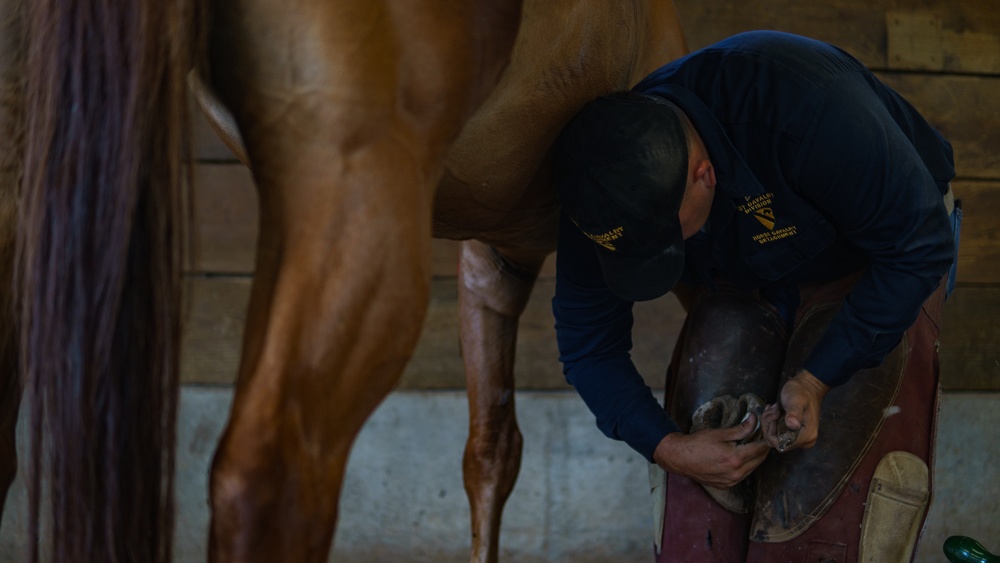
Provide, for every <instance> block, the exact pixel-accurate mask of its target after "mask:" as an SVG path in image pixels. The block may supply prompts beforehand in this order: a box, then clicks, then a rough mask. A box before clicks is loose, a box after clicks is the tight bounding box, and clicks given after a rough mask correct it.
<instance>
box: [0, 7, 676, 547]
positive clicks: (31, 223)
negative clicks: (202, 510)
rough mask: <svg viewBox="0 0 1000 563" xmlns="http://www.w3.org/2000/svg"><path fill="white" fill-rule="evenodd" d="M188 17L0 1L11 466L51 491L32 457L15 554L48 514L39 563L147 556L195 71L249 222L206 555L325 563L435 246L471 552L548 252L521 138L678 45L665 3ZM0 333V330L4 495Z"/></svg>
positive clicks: (542, 170) (5, 395) (548, 137)
mask: <svg viewBox="0 0 1000 563" xmlns="http://www.w3.org/2000/svg"><path fill="white" fill-rule="evenodd" d="M200 4H201V3H196V2H195V3H192V4H187V0H143V1H140V2H136V3H124V2H122V3H119V2H100V1H99V0H58V1H57V0H33V1H32V2H25V1H24V0H0V32H2V35H0V47H2V48H3V52H0V79H2V80H3V82H0V104H2V105H0V132H2V133H8V132H9V134H7V135H6V136H4V137H0V181H2V184H0V190H2V191H0V214H3V215H5V216H6V215H7V214H8V212H7V210H8V209H9V210H10V213H9V214H11V215H12V214H13V213H14V209H15V208H14V203H13V202H14V201H15V199H16V197H15V194H16V190H17V189H18V187H19V186H20V189H21V199H20V201H21V209H20V210H19V212H20V213H19V214H20V216H21V217H22V219H21V229H20V235H21V236H20V243H19V245H18V250H19V258H20V259H19V260H18V264H19V266H20V267H19V270H18V276H19V277H12V278H4V280H3V282H4V283H6V284H10V283H12V281H16V282H18V283H19V284H20V288H21V291H20V294H19V295H20V297H21V303H20V305H19V306H18V307H17V308H16V312H17V313H18V314H19V315H21V316H20V317H19V319H20V322H19V323H17V324H18V325H19V326H21V327H22V331H23V336H22V340H21V347H20V350H21V352H22V354H21V357H20V364H21V366H22V368H23V373H24V380H23V382H24V386H25V388H26V390H27V391H28V393H27V394H26V400H29V401H30V402H31V404H32V407H33V408H32V412H33V413H35V415H34V416H35V419H34V422H33V428H34V430H35V438H34V440H33V444H34V448H33V452H34V453H33V455H32V456H31V458H32V459H33V460H34V467H35V468H36V469H38V470H42V469H44V470H45V473H44V474H45V475H46V479H49V480H50V482H51V486H50V487H49V489H48V494H47V495H43V494H42V492H43V491H42V488H41V485H40V483H41V479H42V472H41V471H34V472H33V474H32V475H31V477H32V478H33V480H34V482H35V484H34V485H33V486H32V487H31V488H32V490H33V491H34V494H33V495H32V498H33V501H34V502H37V501H38V500H39V499H40V498H42V497H48V498H50V499H51V500H52V502H53V504H52V506H51V507H50V508H46V509H44V510H41V509H40V510H38V511H36V513H35V515H34V518H33V522H34V525H33V527H32V529H33V530H35V533H34V536H33V538H32V544H33V545H35V546H37V544H38V533H37V530H38V529H39V525H40V524H39V523H40V522H41V521H42V519H43V518H42V517H41V516H40V514H50V516H47V517H46V518H50V519H51V525H52V526H53V528H52V530H53V532H54V533H52V534H50V536H51V539H52V545H51V546H50V547H49V546H46V547H44V548H43V549H42V550H41V551H43V552H46V553H47V552H51V554H52V557H53V558H55V559H56V560H59V561H66V562H75V561H95V560H96V561H154V560H157V561H167V560H169V559H170V550H169V543H170V530H171V524H172V521H171V518H172V516H171V510H170V508H171V506H170V504H171V500H170V497H171V493H172V490H171V485H170V484H171V479H172V474H171V472H172V457H171V456H172V448H173V440H174V438H173V416H174V413H175V409H176V396H177V395H176V394H177V389H176V387H177V382H176V371H177V341H178V338H177V334H178V325H179V322H178V313H177V309H178V307H177V305H178V298H177V291H178V283H177V282H178V277H179V275H178V271H179V268H178V264H179V261H178V255H179V252H178V246H179V245H178V242H177V239H178V236H177V234H178V233H177V231H178V229H177V228H176V225H175V221H176V220H177V217H176V216H177V215H178V214H179V212H180V211H181V209H180V207H179V204H178V201H179V198H178V187H179V186H180V185H181V184H183V177H182V175H181V173H180V172H179V170H180V169H181V167H180V164H181V160H182V159H181V155H182V151H181V147H182V146H183V143H184V139H185V136H184V132H183V131H182V130H181V124H183V123H185V122H186V120H185V119H184V112H185V110H184V107H183V101H184V96H185V94H184V92H183V89H182V86H183V83H184V75H185V74H186V72H187V71H188V70H189V69H190V68H192V65H195V63H197V65H196V66H197V67H198V68H199V72H198V76H199V77H200V78H197V79H196V80H194V82H195V84H196V86H197V87H196V89H195V90H196V93H197V95H198V97H199V101H200V102H201V104H202V106H203V108H205V109H206V110H207V114H208V115H209V117H210V119H211V120H212V121H213V122H214V125H215V126H216V127H217V129H218V130H219V131H220V134H222V136H223V138H224V139H225V140H226V142H227V143H229V144H230V146H232V147H234V150H236V153H237V154H238V155H240V157H241V158H242V159H243V160H244V162H245V163H247V164H248V165H249V166H250V168H251V170H252V172H253V177H254V180H255V183H256V185H257V189H258V197H259V199H260V210H261V211H260V238H259V241H258V247H257V264H256V277H255V280H254V287H253V291H252V295H251V300H250V305H249V311H248V316H247V324H246V329H245V335H244V346H243V355H242V359H241V364H240V368H239V374H238V379H237V384H236V391H235V400H234V404H233V408H232V412H231V413H230V419H229V423H228V426H227V428H226V430H225V432H224V434H223V437H222V440H221V442H220V444H219V447H218V450H217V452H216V455H215V459H214V463H213V467H212V474H211V491H210V500H211V505H212V511H213V516H212V524H211V530H210V554H209V559H210V560H212V561H324V560H325V559H326V557H327V553H328V551H329V547H330V542H331V538H332V534H333V530H334V526H335V523H336V517H337V502H338V498H339V491H340V486H341V482H342V479H343V474H344V469H345V465H346V461H347V456H348V452H349V450H350V446H351V443H352V441H353V440H354V438H355V436H356V435H357V433H358V431H359V430H360V428H361V426H362V424H363V423H364V421H365V419H366V418H367V417H368V416H369V414H370V413H371V412H372V411H373V410H374V409H375V407H376V406H377V405H378V403H379V402H380V401H381V400H382V399H383V398H384V397H385V396H386V394H387V393H388V392H389V391H390V390H391V389H392V387H393V385H394V384H395V383H396V381H397V380H398V378H399V376H400V374H401V372H402V370H403V366H404V365H405V362H406V359H407V358H408V357H409V355H410V353H411V352H412V349H413V347H414V346H415V344H416V340H417V337H418V336H419V331H420V326H421V323H422V321H423V315H424V313H425V309H426V305H427V301H428V293H429V284H430V273H429V269H430V240H431V238H432V237H434V236H436V237H447V238H454V239H462V240H465V241H466V242H464V243H463V248H462V252H461V259H460V290H459V291H460V296H459V298H460V310H461V312H460V314H461V326H462V334H461V338H462V349H463V355H464V361H465V365H466V373H467V380H468V392H469V407H470V411H471V414H470V429H469V439H468V443H467V446H466V452H465V457H464V463H463V467H464V470H465V486H466V491H467V493H468V496H469V500H470V503H471V505H472V520H473V522H472V531H473V553H472V560H473V561H496V559H497V551H498V549H497V542H498V537H499V526H500V515H501V511H502V508H503V504H504V502H505V501H506V498H507V496H508V495H509V493H510V491H511V489H512V488H513V485H514V480H515V478H516V476H517V472H518V467H519V464H520V450H521V436H520V433H519V431H518V429H517V423H516V420H515V413H514V401H513V395H512V391H513V388H514V375H513V352H514V338H515V335H516V328H517V321H518V318H519V316H520V314H521V312H522V310H523V308H524V306H525V303H526V301H527V298H528V295H529V293H530V291H531V288H532V285H533V283H534V280H535V278H536V276H537V274H538V271H539V268H540V267H541V263H542V261H543V259H544V258H545V256H546V255H547V254H549V253H551V252H552V250H553V249H554V247H555V240H554V239H555V237H554V234H555V225H556V218H557V215H558V206H557V203H556V201H555V196H554V193H553V191H552V190H551V189H550V187H549V178H548V172H547V170H548V168H547V165H546V162H547V160H546V154H547V151H548V147H549V145H550V143H551V142H552V141H553V140H554V139H555V137H556V135H557V134H558V132H559V130H560V129H561V128H562V126H563V124H564V123H565V122H566V121H567V120H568V119H569V118H570V117H571V116H572V115H573V114H574V113H575V112H576V111H577V110H578V109H579V108H580V107H581V106H582V105H583V104H584V103H586V102H587V101H589V100H591V99H593V98H594V97H596V96H598V95H601V94H604V93H608V92H611V91H615V90H621V89H625V88H628V87H629V86H631V85H632V84H633V83H635V82H636V81H637V80H638V79H640V78H642V77H643V76H644V75H645V74H646V73H648V72H649V71H651V70H652V69H654V68H655V67H657V66H659V65H660V64H662V63H664V62H666V61H668V60H670V59H673V58H676V57H678V56H680V55H682V54H684V52H686V46H685V44H684V40H683V36H682V34H681V31H680V26H679V23H678V20H677V15H676V12H675V9H674V6H673V4H672V3H671V2H670V1H669V0H645V1H642V0H635V1H630V2H604V3H592V2H575V1H570V0H529V1H525V2H523V4H522V2H520V1H515V0H509V1H499V0H478V1H474V0H468V1H465V2H450V1H443V0H437V1H432V0H415V1H413V2H405V3H404V2H397V1H393V0H364V1H358V2H332V1H329V0H302V1H300V2H296V3H294V4H293V5H289V4H287V3H286V2H284V1H282V0H229V1H226V2H217V3H214V5H212V6H210V9H211V10H212V12H213V13H212V15H211V18H205V17H204V16H203V15H201V14H200V13H198V12H197V10H195V8H194V6H195V5H199V6H200ZM118 10H123V11H121V12H119V11H118ZM209 22H210V23H209ZM205 24H207V25H205ZM92 26H96V27H92ZM202 27H204V29H201V28H202ZM196 31H197V33H196ZM201 31H204V38H205V42H204V46H203V47H202V46H200V45H201V43H200V42H199V39H198V37H200V36H201V35H202V34H201ZM191 45H194V46H195V48H191ZM22 132H23V134H22ZM22 163H23V171H22ZM22 177H23V179H22ZM13 224H14V221H8V222H4V228H5V229H6V230H4V231H2V232H0V259H2V260H4V265H5V266H8V269H7V270H5V271H10V270H11V269H12V263H13V261H14V253H13V250H10V251H8V250H7V249H8V248H10V249H13V245H12V244H6V243H5V242H4V241H7V240H12V239H13V232H14V231H13V227H12V225H13ZM7 235H10V236H7ZM5 287H6V286H5ZM10 294H11V292H9V291H8V292H4V294H3V295H4V299H9V297H8V296H9V295H10ZM5 304H7V305H9V303H7V302H6V301H5V302H3V303H0V306H2V305H5ZM8 308H9V307H8ZM14 324H15V323H5V324H4V325H3V326H4V327H5V328H4V329H3V330H8V328H6V327H8V326H13V325H14ZM386 335H392V337H391V338H387V337H386ZM14 338H16V336H15V335H14V334H13V333H12V332H11V333H10V334H7V333H2V334H0V361H4V362H5V363H4V364H3V365H4V368H5V369H4V370H3V372H2V373H0V393H2V396H0V408H2V409H3V411H2V412H0V487H2V490H4V491H6V488H7V487H8V486H9V483H10V480H11V478H12V475H13V470H14V467H15V466H16V461H15V458H14V452H13V419H14V417H13V415H12V414H11V413H12V412H14V411H16V407H17V403H18V400H19V395H20V393H19V391H18V389H17V387H18V386H17V381H16V379H15V378H14V376H13V375H12V374H13V373H14V369H13V368H14V366H15V364H17V363H18V359H17V357H16V356H17V354H15V353H14V351H15V350H17V349H18V347H17V345H16V342H14V340H13V339H14ZM140 415H147V416H146V418H145V419H143V421H141V422H140V421H139V419H140ZM43 428H44V429H45V430H46V434H45V435H44V437H43V436H42V433H41V430H42V429H43ZM43 527H44V526H43ZM38 551H39V550H38V548H37V547H34V548H32V553H33V554H34V556H35V557H36V558H37V557H38Z"/></svg>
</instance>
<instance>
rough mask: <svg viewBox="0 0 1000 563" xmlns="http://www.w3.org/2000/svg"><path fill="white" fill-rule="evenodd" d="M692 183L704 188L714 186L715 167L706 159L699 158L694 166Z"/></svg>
mask: <svg viewBox="0 0 1000 563" xmlns="http://www.w3.org/2000/svg"><path fill="white" fill-rule="evenodd" d="M693 179H694V183H695V184H702V185H703V186H704V187H706V188H709V189H711V188H714V187H715V167H714V166H712V163H711V161H709V160H708V159H705V160H701V161H699V162H698V163H697V164H695V167H694V178H693Z"/></svg>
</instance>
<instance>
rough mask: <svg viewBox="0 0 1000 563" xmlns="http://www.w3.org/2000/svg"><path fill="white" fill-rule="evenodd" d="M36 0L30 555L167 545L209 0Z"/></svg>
mask: <svg viewBox="0 0 1000 563" xmlns="http://www.w3.org/2000/svg"><path fill="white" fill-rule="evenodd" d="M25 9H26V23H27V36H28V50H27V64H26V82H25V94H26V108H25V114H26V119H27V122H26V143H25V169H24V177H23V185H22V222H21V225H20V244H19V260H18V265H19V266H18V267H19V274H18V275H19V277H20V283H21V284H22V285H21V291H22V294H21V303H22V309H21V315H22V317H21V318H22V327H21V331H22V341H21V353H22V369H23V370H24V372H23V377H24V384H25V391H26V394H27V397H26V401H27V402H28V403H29V404H30V409H31V419H30V420H31V423H30V424H31V435H32V438H31V444H32V448H31V450H32V453H31V458H30V459H31V461H30V464H31V466H32V470H31V471H29V473H28V475H27V477H28V478H29V479H30V480H31V482H30V483H29V506H30V508H29V547H28V558H29V559H30V560H31V561H38V560H39V559H40V558H41V557H43V556H44V557H45V558H46V559H52V560H55V561H60V562H83V561H101V562H125V561H130V562H132V561H135V562H147V561H150V562H152V561H169V560H170V559H171V541H172V534H173V500H172V499H173V469H174V455H173V454H174V442H175V419H176V411H177V402H178V371H179V370H178V356H179V353H178V349H179V340H180V321H179V317H180V285H181V268H182V248H181V247H182V245H181V240H182V238H183V237H182V228H183V225H182V221H183V215H182V213H181V212H182V211H183V210H184V206H185V203H183V202H185V201H187V200H186V198H184V197H183V193H182V190H183V188H184V186H186V185H189V184H188V182H187V180H186V178H187V177H188V175H187V173H185V172H184V170H185V168H184V166H183V160H184V159H183V158H182V157H184V156H185V155H186V151H187V150H188V149H187V148H186V147H187V146H188V145H189V144H188V142H187V123H188V117H187V108H186V105H187V103H186V93H185V86H184V84H185V81H184V78H185V74H186V71H187V70H188V69H189V68H190V65H191V63H192V58H191V56H192V55H193V54H194V53H196V52H197V51H196V50H195V48H194V47H192V46H198V45H200V42H199V41H198V40H197V39H198V38H197V37H195V35H196V33H195V32H196V26H195V25H193V24H194V23H195V22H196V21H197V19H196V14H195V12H194V10H195V9H196V7H195V3H194V2H191V0H135V1H129V2H122V1H118V0H31V1H30V2H25ZM43 430H44V434H43ZM42 500H44V501H45V502H46V504H45V506H44V508H40V501H42ZM43 536H47V537H43ZM43 543H44V546H43V545H42V544H43ZM40 552H41V553H40Z"/></svg>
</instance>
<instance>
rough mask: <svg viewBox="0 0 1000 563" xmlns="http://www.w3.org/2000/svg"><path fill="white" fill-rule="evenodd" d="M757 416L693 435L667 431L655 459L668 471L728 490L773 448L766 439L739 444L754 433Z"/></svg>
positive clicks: (758, 463)
mask: <svg viewBox="0 0 1000 563" xmlns="http://www.w3.org/2000/svg"><path fill="white" fill-rule="evenodd" d="M756 427H757V417H756V416H754V415H753V414H751V415H750V416H749V417H747V419H746V420H744V421H743V422H742V423H741V424H739V425H737V426H733V427H731V428H718V429H709V430H701V431H698V432H695V433H693V434H682V433H680V432H673V433H670V434H667V435H666V436H665V437H664V438H663V440H661V441H660V444H659V445H658V446H656V451H655V452H653V460H654V461H656V463H657V465H659V466H660V467H662V468H663V469H665V470H667V471H671V472H673V473H678V474H680V475H684V476H687V477H690V478H691V479H694V480H695V481H697V482H699V483H701V484H703V485H709V486H712V487H716V488H719V489H728V488H729V487H732V486H733V485H735V484H737V483H739V482H740V481H742V480H743V479H745V478H746V476H747V475H749V474H750V472H751V471H753V470H754V469H755V468H756V467H757V466H758V465H760V464H761V462H763V461H764V458H765V457H767V453H768V452H769V451H771V448H770V446H768V445H767V443H766V442H764V441H763V440H758V441H756V442H751V443H749V444H744V445H739V444H737V442H739V441H740V440H742V439H743V438H746V437H747V436H749V435H750V434H752V433H753V432H754V430H755V429H756Z"/></svg>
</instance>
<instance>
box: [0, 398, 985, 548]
mask: <svg viewBox="0 0 1000 563" xmlns="http://www.w3.org/2000/svg"><path fill="white" fill-rule="evenodd" d="M231 400H232V392H231V390H230V389H229V388H225V387H196V386H188V387H186V388H185V389H184V390H183V394H182V406H181V414H180V432H179V459H178V473H177V479H178V487H177V490H178V498H177V503H178V510H179V515H178V516H179V522H178V529H177V537H176V560H177V561H178V562H179V563H180V562H183V563H188V562H192V563H193V562H201V561H204V560H205V540H206V530H207V524H208V517H209V514H208V506H207V497H206V491H207V489H206V481H207V475H208V465H209V461H210V459H211V454H212V452H213V450H214V447H215V442H216V440H217V438H218V435H219V433H220V432H221V430H222V427H223V424H224V420H225V418H226V416H227V414H228V411H229V406H230V402H231ZM517 401H518V415H519V421H520V427H521V430H522V432H523V434H524V437H525V446H524V461H523V465H522V468H521V475H520V478H519V479H518V485H517V487H516V489H515V491H514V493H513V495H512V496H511V499H510V500H509V502H508V503H507V508H506V510H505V513H504V526H503V535H502V540H501V541H502V547H501V552H502V555H501V559H502V560H504V561H509V562H515V561H516V562H518V563H535V562H539V563H541V562H553V563H555V562H570V561H572V562H574V563H598V562H615V563H630V562H636V563H638V562H642V563H648V562H650V561H652V558H651V555H650V554H651V542H652V520H651V516H650V514H651V505H650V502H649V500H648V491H649V488H648V479H647V463H646V462H645V460H643V459H642V458H640V457H639V456H638V454H635V453H633V452H632V451H631V450H630V449H628V448H627V447H625V446H624V445H622V444H620V443H616V442H613V441H611V440H608V439H606V438H604V437H603V436H602V435H601V434H600V432H599V431H598V430H597V429H596V428H595V426H594V424H593V421H592V418H591V417H590V415H589V413H588V412H587V410H586V408H585V407H584V405H583V403H582V402H581V401H580V400H579V398H578V397H577V396H576V395H575V394H573V392H572V391H569V392H521V393H519V394H518V395H517ZM467 423H468V415H467V412H466V400H465V395H464V393H462V392H397V393H394V394H393V395H391V396H390V397H389V398H388V399H386V401H385V402H384V403H383V404H382V406H381V407H380V408H379V409H378V410H377V411H376V412H375V414H374V415H373V416H372V417H371V419H370V420H369V421H368V423H367V425H366V426H365V428H364V430H363V431H362V433H361V434H360V436H359V437H358V440H357V442H356V444H355V447H354V451H353V455H352V458H351V462H350V465H349V468H348V473H347V477H346V480H345V485H344V493H343V496H342V500H341V520H340V524H339V527H338V529H337V534H336V539H335V543H336V547H335V550H334V552H333V553H332V554H331V558H330V560H331V561H350V562H354V563H368V562H376V561H393V562H395V563H406V562H431V563H449V562H456V563H458V562H462V561H466V560H467V550H468V546H469V537H468V530H469V524H468V513H469V509H468V505H467V502H466V499H465V493H464V490H463V488H462V477H461V457H462V449H463V447H464V442H465V436H466V432H467V430H466V425H467ZM939 424H940V428H939V435H938V453H937V462H936V466H935V478H936V490H935V499H934V504H933V505H932V507H931V512H930V516H929V518H928V522H927V526H926V529H925V532H924V541H923V543H922V545H921V547H920V550H919V551H918V555H917V561H918V562H919V563H931V562H934V563H937V562H940V561H943V560H944V558H943V555H942V553H941V544H942V542H943V541H944V539H945V538H946V537H947V536H949V535H952V534H965V535H970V536H974V537H976V538H978V539H979V540H980V541H982V542H983V543H984V544H985V545H986V546H987V547H988V548H990V549H991V550H992V551H994V552H1000V469H998V466H1000V455H998V454H1000V440H997V439H996V436H997V434H996V431H995V429H996V428H998V427H1000V394H957V393H952V394H946V395H945V396H944V398H943V401H942V407H941V417H940V422H939ZM23 514H24V490H23V485H22V484H21V482H20V480H18V481H16V482H15V483H14V488H13V490H12V491H11V495H10V499H9V501H8V503H7V506H6V510H5V512H4V517H3V523H2V526H0V561H2V562H6V561H10V562H16V561H21V560H22V557H21V556H20V554H21V545H22V543H21V542H22V538H23V537H24V536H23V520H22V515H23Z"/></svg>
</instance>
